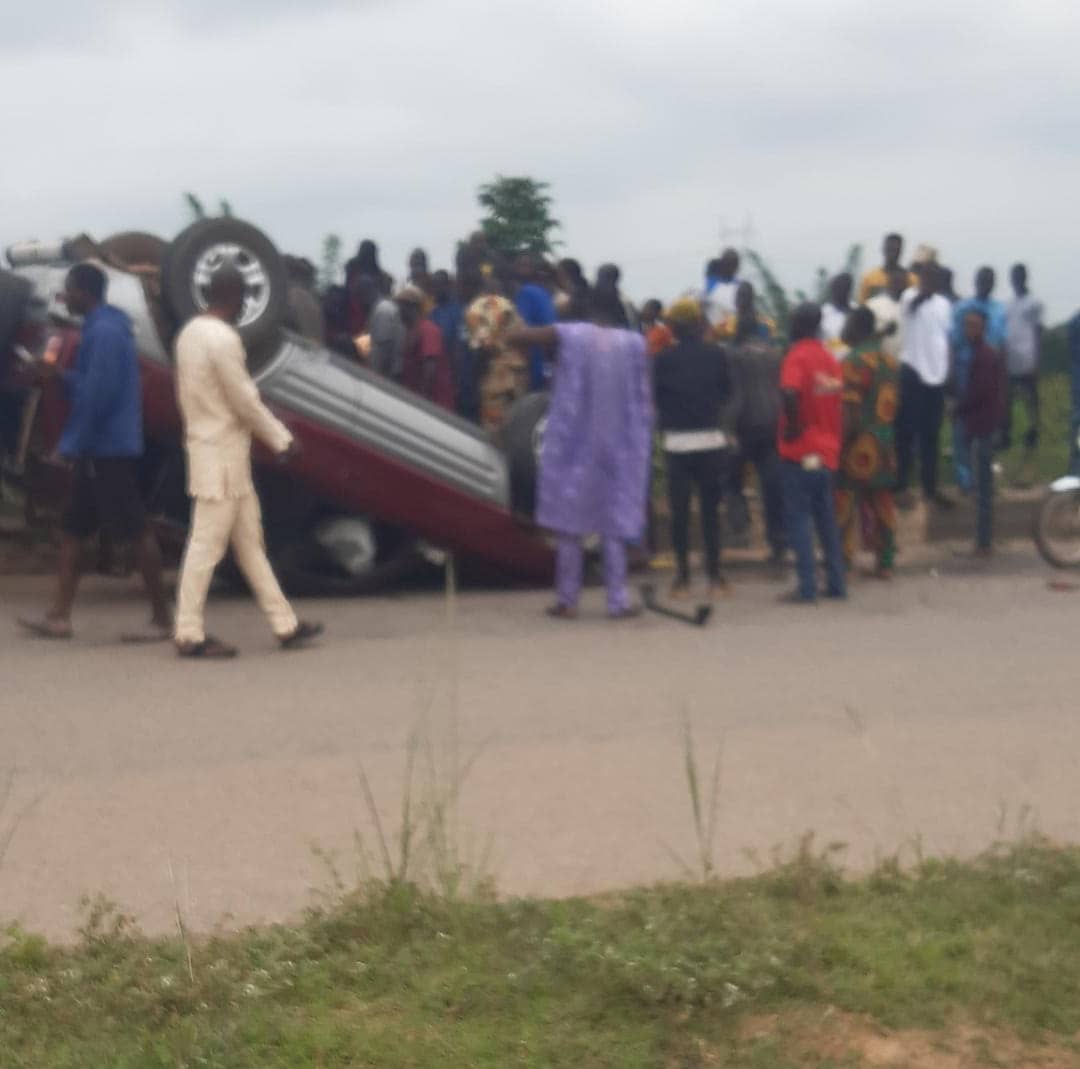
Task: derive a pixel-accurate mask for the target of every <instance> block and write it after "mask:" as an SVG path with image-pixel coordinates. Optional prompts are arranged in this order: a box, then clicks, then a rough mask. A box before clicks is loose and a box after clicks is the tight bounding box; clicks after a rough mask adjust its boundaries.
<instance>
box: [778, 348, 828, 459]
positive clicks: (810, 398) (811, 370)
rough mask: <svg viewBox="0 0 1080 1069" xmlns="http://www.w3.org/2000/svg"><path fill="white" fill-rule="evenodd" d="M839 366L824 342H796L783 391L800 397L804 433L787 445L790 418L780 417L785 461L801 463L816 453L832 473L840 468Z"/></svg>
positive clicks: (785, 371) (782, 382)
mask: <svg viewBox="0 0 1080 1069" xmlns="http://www.w3.org/2000/svg"><path fill="white" fill-rule="evenodd" d="M842 384H843V383H842V378H841V373H840V364H839V363H838V362H837V359H836V357H835V356H833V354H832V353H831V352H829V350H828V349H826V348H825V346H824V345H822V344H821V342H819V341H817V340H810V339H808V340H806V341H799V342H796V343H795V344H794V345H793V346H792V347H791V348H790V349H789V350H788V354H787V356H786V357H785V358H784V363H783V365H782V366H781V368H780V388H781V389H782V390H793V391H795V392H796V393H797V394H798V395H799V425H800V426H801V427H802V433H801V434H800V435H799V437H798V438H795V439H793V440H791V441H788V440H787V439H786V438H785V437H784V431H785V429H786V426H787V417H786V416H785V415H784V413H783V412H782V411H781V413H780V434H779V441H778V446H777V448H778V450H779V453H780V456H782V457H783V458H784V459H785V460H794V461H796V462H798V461H801V460H802V459H803V458H804V457H807V456H810V455H811V454H814V453H816V454H817V455H818V456H820V457H821V459H822V462H823V463H824V465H825V467H827V468H831V469H832V470H833V471H835V470H836V469H837V467H838V466H839V464H840V435H841V414H840V401H841V387H842Z"/></svg>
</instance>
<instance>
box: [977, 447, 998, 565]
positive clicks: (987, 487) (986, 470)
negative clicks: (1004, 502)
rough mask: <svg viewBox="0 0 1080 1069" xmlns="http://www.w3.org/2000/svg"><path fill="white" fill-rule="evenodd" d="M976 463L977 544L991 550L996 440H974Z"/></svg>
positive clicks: (992, 541)
mask: <svg viewBox="0 0 1080 1069" xmlns="http://www.w3.org/2000/svg"><path fill="white" fill-rule="evenodd" d="M972 461H973V463H974V465H975V494H976V498H975V509H976V513H975V515H976V519H975V545H976V547H977V548H978V549H979V550H982V551H984V552H985V551H989V550H990V549H991V548H992V547H993V544H994V441H993V438H989V437H986V438H976V439H975V440H974V441H973V442H972Z"/></svg>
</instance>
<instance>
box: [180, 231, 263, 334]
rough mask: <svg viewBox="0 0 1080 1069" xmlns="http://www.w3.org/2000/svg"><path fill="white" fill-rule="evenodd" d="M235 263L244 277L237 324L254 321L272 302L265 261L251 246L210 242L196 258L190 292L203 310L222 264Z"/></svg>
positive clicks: (207, 305)
mask: <svg viewBox="0 0 1080 1069" xmlns="http://www.w3.org/2000/svg"><path fill="white" fill-rule="evenodd" d="M229 266H231V267H235V268H236V269H237V270H238V271H239V272H240V274H241V275H243V277H244V285H245V294H244V308H243V311H242V312H241V313H240V319H239V320H238V322H237V324H236V325H237V326H238V327H246V326H247V325H248V324H249V323H254V322H255V321H256V320H257V319H259V318H260V317H261V316H262V315H263V314H264V313H265V312H266V308H267V306H268V305H269V303H270V278H269V276H268V273H267V270H266V267H265V265H264V264H263V262H262V261H261V260H260V259H259V258H258V257H257V256H256V255H255V254H254V253H253V252H252V251H251V250H250V249H246V248H244V246H243V245H238V244H236V243H235V242H224V243H222V244H219V245H211V246H210V247H209V248H208V249H206V250H205V252H203V253H202V255H201V256H200V257H199V258H198V259H197V260H196V261H195V267H194V270H193V271H192V273H191V295H192V297H193V298H194V301H195V306H196V307H197V308H198V309H199V311H200V312H205V311H206V309H207V308H208V307H209V304H210V301H209V291H210V280H211V279H212V278H213V277H214V274H215V273H216V272H217V271H219V270H220V269H221V268H222V267H229Z"/></svg>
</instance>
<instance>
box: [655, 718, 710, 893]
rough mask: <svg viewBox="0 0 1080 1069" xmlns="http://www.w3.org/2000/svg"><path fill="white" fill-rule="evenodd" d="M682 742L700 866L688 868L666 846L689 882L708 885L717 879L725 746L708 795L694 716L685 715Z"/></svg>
mask: <svg viewBox="0 0 1080 1069" xmlns="http://www.w3.org/2000/svg"><path fill="white" fill-rule="evenodd" d="M682 742H683V774H684V776H685V777H686V790H687V794H688V795H689V799H690V814H691V816H692V818H693V825H694V839H695V842H696V845H697V864H696V866H695V865H690V864H688V863H687V862H686V861H685V860H684V859H683V858H682V857H681V856H680V855H679V854H678V853H676V851H675V850H673V849H672V848H671V847H670V846H668V845H667V844H666V843H665V844H664V848H665V849H666V850H667V852H668V853H669V854H670V855H671V857H672V858H673V859H674V861H675V862H676V863H677V864H678V866H679V867H680V869H681V870H682V872H683V874H684V875H685V876H686V877H687V878H688V879H700V880H702V881H703V882H705V883H708V882H709V881H710V880H712V879H713V878H714V877H715V875H716V859H715V852H714V843H715V840H716V821H717V817H718V815H719V812H720V768H721V763H722V759H723V745H722V744H721V745H718V746H717V747H716V757H715V759H714V760H713V769H712V777H711V779H710V780H709V789H708V794H705V793H704V791H703V790H702V781H701V775H700V773H699V771H698V762H697V750H696V747H695V745H694V730H693V727H692V726H691V724H690V716H689V714H687V713H686V712H685V711H684V713H683V722H682Z"/></svg>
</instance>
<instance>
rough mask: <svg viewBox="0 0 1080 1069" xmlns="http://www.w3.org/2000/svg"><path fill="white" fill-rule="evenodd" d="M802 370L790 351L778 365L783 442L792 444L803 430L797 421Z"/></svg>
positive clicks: (797, 359) (800, 362)
mask: <svg viewBox="0 0 1080 1069" xmlns="http://www.w3.org/2000/svg"><path fill="white" fill-rule="evenodd" d="M803 378H804V370H803V365H802V361H801V360H800V359H799V358H798V356H797V353H796V352H795V351H792V352H790V353H788V355H787V356H786V357H785V358H784V362H783V364H781V365H780V412H781V416H782V422H783V425H784V431H783V433H784V440H785V441H788V442H794V441H796V440H797V439H798V438H799V437H801V435H802V432H803V428H802V421H801V420H800V419H799V397H800V395H801V393H802V388H803Z"/></svg>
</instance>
